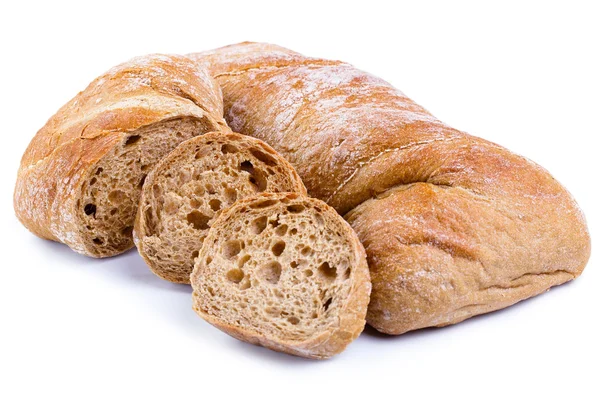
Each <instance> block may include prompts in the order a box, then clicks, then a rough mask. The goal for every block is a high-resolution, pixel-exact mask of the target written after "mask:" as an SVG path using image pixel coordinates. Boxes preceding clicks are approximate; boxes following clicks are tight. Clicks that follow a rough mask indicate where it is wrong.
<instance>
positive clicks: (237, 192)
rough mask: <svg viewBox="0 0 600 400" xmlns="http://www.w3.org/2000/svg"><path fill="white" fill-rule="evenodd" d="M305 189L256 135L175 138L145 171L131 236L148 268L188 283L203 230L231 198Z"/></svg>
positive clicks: (158, 273) (224, 134) (217, 134)
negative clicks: (177, 142)
mask: <svg viewBox="0 0 600 400" xmlns="http://www.w3.org/2000/svg"><path fill="white" fill-rule="evenodd" d="M261 192H296V193H300V194H303V195H306V189H305V188H304V185H303V184H302V181H301V180H300V177H299V176H298V174H297V173H296V171H295V170H294V168H293V167H292V166H291V165H290V164H289V163H288V162H287V161H285V160H284V159H283V158H282V157H281V156H280V155H279V154H277V153H276V152H275V150H273V149H272V148H271V147H270V146H269V145H267V144H265V143H264V142H262V141H261V140H258V139H255V138H252V137H249V136H242V135H239V134H237V133H232V132H227V131H225V130H224V131H223V132H211V133H207V134H205V135H202V136H197V137H195V138H192V139H189V140H187V141H185V142H183V143H181V144H180V145H179V146H178V147H177V148H176V149H175V150H173V151H172V152H171V153H169V154H168V155H167V156H166V157H165V158H163V159H162V160H161V161H159V162H158V163H157V164H156V166H155V167H154V169H153V170H152V172H150V174H148V177H147V178H146V182H145V184H144V187H143V188H142V195H141V199H140V206H139V208H138V215H137V217H136V223H135V229H134V240H135V243H136V246H137V248H138V251H139V252H140V254H141V256H142V257H143V258H144V260H145V261H146V263H147V264H148V266H149V267H150V269H151V270H152V271H153V272H154V273H155V274H156V275H158V276H160V277H161V278H163V279H166V280H168V281H171V282H177V283H188V284H189V282H190V274H191V273H192V269H193V268H194V259H195V257H196V256H197V255H198V250H199V249H200V247H201V245H202V242H203V241H204V238H205V237H206V234H207V233H208V229H209V227H210V226H212V223H213V221H214V219H215V218H216V217H217V216H218V215H219V214H220V213H221V211H222V210H223V209H225V208H227V207H229V206H231V205H232V204H233V203H234V202H235V201H236V200H240V199H243V198H245V197H248V196H252V195H255V194H256V193H261Z"/></svg>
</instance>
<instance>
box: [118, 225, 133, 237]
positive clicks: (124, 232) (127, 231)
mask: <svg viewBox="0 0 600 400" xmlns="http://www.w3.org/2000/svg"><path fill="white" fill-rule="evenodd" d="M132 232H133V226H126V227H125V228H123V229H121V234H122V235H123V236H129V235H131V233H132Z"/></svg>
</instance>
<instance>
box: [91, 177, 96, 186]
mask: <svg viewBox="0 0 600 400" xmlns="http://www.w3.org/2000/svg"><path fill="white" fill-rule="evenodd" d="M96 181H97V179H96V178H92V179H91V180H90V186H91V185H93V184H94V183H96Z"/></svg>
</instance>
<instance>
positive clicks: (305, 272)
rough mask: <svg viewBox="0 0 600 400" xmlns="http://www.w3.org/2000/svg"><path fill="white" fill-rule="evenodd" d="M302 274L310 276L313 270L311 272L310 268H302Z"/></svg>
mask: <svg viewBox="0 0 600 400" xmlns="http://www.w3.org/2000/svg"><path fill="white" fill-rule="evenodd" d="M304 275H305V276H306V277H307V278H310V277H311V276H313V272H312V271H311V270H310V269H305V270H304Z"/></svg>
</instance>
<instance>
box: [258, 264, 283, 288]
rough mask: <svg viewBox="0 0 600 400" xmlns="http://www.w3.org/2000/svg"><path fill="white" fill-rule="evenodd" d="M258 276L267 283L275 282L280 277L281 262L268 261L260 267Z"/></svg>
mask: <svg viewBox="0 0 600 400" xmlns="http://www.w3.org/2000/svg"><path fill="white" fill-rule="evenodd" d="M260 276H261V277H262V279H263V280H265V281H267V282H269V283H272V284H277V283H278V282H279V278H280V277H281V264H279V263H278V262H277V261H271V262H269V263H268V264H266V265H265V266H263V267H262V268H261V270H260Z"/></svg>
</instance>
